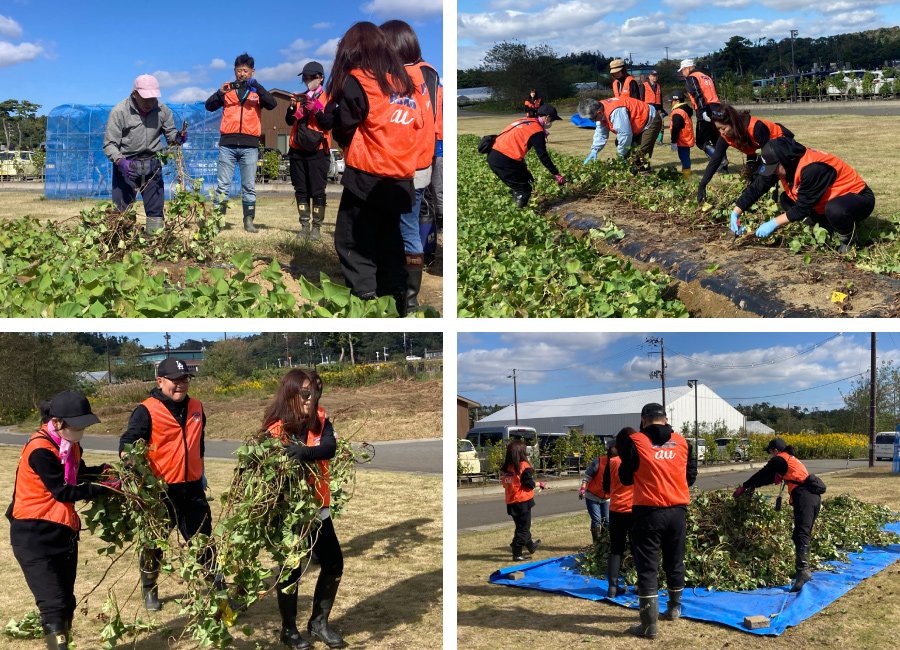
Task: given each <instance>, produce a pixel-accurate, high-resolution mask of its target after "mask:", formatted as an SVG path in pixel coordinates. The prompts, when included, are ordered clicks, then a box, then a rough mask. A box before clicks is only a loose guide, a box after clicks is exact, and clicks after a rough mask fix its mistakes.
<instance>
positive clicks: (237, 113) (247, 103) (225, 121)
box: [219, 90, 262, 138]
mask: <svg viewBox="0 0 900 650" xmlns="http://www.w3.org/2000/svg"><path fill="white" fill-rule="evenodd" d="M261 112H262V106H261V105H260V103H259V94H258V93H257V92H256V91H255V90H254V91H250V92H248V93H247V98H246V99H245V100H244V102H243V103H241V98H240V97H239V96H238V91H237V90H229V91H228V92H227V93H225V105H224V106H223V107H222V124H221V125H220V126H219V132H220V133H221V134H222V135H225V134H228V133H243V134H244V135H254V136H256V137H257V138H258V137H259V136H260V135H262V124H261V122H260V117H259V116H260V113H261Z"/></svg>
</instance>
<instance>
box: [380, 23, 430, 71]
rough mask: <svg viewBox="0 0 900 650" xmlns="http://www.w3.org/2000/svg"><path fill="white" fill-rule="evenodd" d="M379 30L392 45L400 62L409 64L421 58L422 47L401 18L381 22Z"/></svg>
mask: <svg viewBox="0 0 900 650" xmlns="http://www.w3.org/2000/svg"><path fill="white" fill-rule="evenodd" d="M381 31H382V32H384V35H385V37H386V38H387V40H388V42H389V43H390V44H391V45H392V46H393V47H394V50H395V51H396V52H397V56H399V57H400V62H401V63H403V64H404V65H409V64H411V63H418V62H419V61H421V60H422V47H421V46H420V45H419V39H418V37H417V36H416V33H415V32H414V31H413V28H412V27H410V26H409V23H407V22H405V21H402V20H389V21H387V22H386V23H382V24H381Z"/></svg>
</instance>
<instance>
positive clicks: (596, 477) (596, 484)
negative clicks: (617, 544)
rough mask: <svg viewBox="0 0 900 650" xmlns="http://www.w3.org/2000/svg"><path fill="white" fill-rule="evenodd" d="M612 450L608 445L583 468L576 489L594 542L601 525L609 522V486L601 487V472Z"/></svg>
mask: <svg viewBox="0 0 900 650" xmlns="http://www.w3.org/2000/svg"><path fill="white" fill-rule="evenodd" d="M612 450H613V447H610V448H609V449H608V450H607V451H606V453H605V454H603V455H602V456H599V457H597V458H595V459H594V461H593V462H592V463H591V464H590V465H588V466H587V467H586V468H585V469H584V476H583V477H582V478H581V489H580V490H579V491H578V498H579V499H581V500H582V501H584V505H585V506H587V511H588V515H589V516H590V518H591V539H592V540H593V542H594V543H595V544H596V543H597V540H598V539H599V538H600V533H601V531H602V530H603V527H604V526H606V525H608V524H609V487H607V488H606V489H604V488H603V473H604V472H605V471H606V468H607V466H608V465H609V458H610V455H611V454H612Z"/></svg>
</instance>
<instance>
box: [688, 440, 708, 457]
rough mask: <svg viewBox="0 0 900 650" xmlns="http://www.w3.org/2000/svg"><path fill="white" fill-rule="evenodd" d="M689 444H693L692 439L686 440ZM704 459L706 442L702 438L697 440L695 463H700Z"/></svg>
mask: <svg viewBox="0 0 900 650" xmlns="http://www.w3.org/2000/svg"><path fill="white" fill-rule="evenodd" d="M688 440H689V441H690V443H691V444H694V439H693V438H688ZM704 458H706V440H704V439H703V438H698V439H697V462H700V461H702V460H703V459H704Z"/></svg>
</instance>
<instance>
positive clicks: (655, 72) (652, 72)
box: [647, 70, 659, 76]
mask: <svg viewBox="0 0 900 650" xmlns="http://www.w3.org/2000/svg"><path fill="white" fill-rule="evenodd" d="M647 74H655V75H657V76H658V75H659V73H658V72H657V71H656V70H651V71H650V72H648V73H647Z"/></svg>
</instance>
